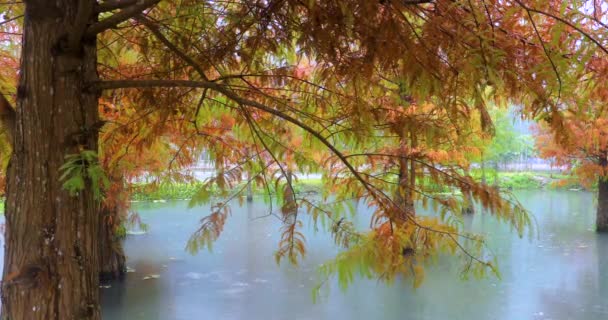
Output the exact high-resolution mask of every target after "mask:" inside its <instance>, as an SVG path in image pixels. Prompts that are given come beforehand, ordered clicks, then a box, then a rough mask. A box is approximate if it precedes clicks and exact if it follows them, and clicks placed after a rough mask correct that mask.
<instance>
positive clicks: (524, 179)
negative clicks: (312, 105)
mask: <svg viewBox="0 0 608 320" xmlns="http://www.w3.org/2000/svg"><path fill="white" fill-rule="evenodd" d="M472 174H473V176H474V177H475V179H476V180H478V181H481V172H472ZM495 177H496V179H497V183H498V186H499V187H500V188H501V189H508V190H533V189H549V190H571V189H576V190H579V189H583V188H582V186H580V185H579V184H577V183H566V184H563V183H559V182H560V181H562V180H565V179H566V178H567V176H565V175H562V174H557V173H546V172H499V173H498V175H495V174H494V173H493V172H486V183H487V184H489V185H494V179H495ZM201 187H202V184H201V183H194V184H186V183H184V184H161V185H159V186H158V187H152V186H147V185H143V184H139V185H135V186H134V191H133V193H132V197H131V199H132V200H134V201H154V200H183V199H191V198H192V197H193V196H194V195H195V194H196V192H197V191H198V190H200V188H201ZM294 187H295V189H296V192H311V191H312V192H318V191H320V190H321V189H322V187H323V185H322V181H321V179H299V180H298V181H296V182H295V183H294ZM436 189H437V190H436V191H437V192H442V190H443V189H445V188H441V187H440V186H438V187H437V188H436ZM443 191H445V190H443ZM253 192H254V195H262V194H265V192H266V190H263V189H258V188H254V189H253ZM271 192H272V193H274V190H271ZM211 194H219V191H218V190H211Z"/></svg>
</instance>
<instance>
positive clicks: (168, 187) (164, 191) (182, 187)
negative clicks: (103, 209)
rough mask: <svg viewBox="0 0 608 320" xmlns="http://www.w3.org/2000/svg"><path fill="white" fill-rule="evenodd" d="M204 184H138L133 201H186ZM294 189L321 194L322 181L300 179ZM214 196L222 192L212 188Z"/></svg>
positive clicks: (261, 190)
mask: <svg viewBox="0 0 608 320" xmlns="http://www.w3.org/2000/svg"><path fill="white" fill-rule="evenodd" d="M202 185H203V184H202V183H192V184H188V183H174V184H169V183H164V184H160V185H159V186H157V187H153V186H149V185H145V184H136V185H134V186H133V192H132V195H131V200H133V201H154V200H184V199H191V198H192V197H194V195H195V194H196V193H197V191H199V190H200V188H201V187H202ZM242 187H244V185H241V186H237V187H236V188H235V189H239V188H242ZM294 188H295V191H296V192H319V191H320V190H321V188H322V182H321V179H298V180H297V181H296V182H294ZM273 189H274V188H272V187H271V190H270V192H271V193H273V194H274V193H275V190H273ZM209 192H210V193H211V194H212V195H218V194H219V193H220V192H219V190H218V189H217V188H214V187H213V188H212V190H210V191H209ZM266 192H267V190H264V189H260V188H255V187H254V188H253V194H254V195H263V194H266Z"/></svg>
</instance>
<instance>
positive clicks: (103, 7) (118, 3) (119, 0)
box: [95, 0, 139, 13]
mask: <svg viewBox="0 0 608 320" xmlns="http://www.w3.org/2000/svg"><path fill="white" fill-rule="evenodd" d="M137 1H139V0H107V1H104V2H103V3H99V4H97V6H95V11H96V12H100V13H101V12H108V11H112V10H116V9H124V8H126V7H128V6H132V5H134V4H136V3H137Z"/></svg>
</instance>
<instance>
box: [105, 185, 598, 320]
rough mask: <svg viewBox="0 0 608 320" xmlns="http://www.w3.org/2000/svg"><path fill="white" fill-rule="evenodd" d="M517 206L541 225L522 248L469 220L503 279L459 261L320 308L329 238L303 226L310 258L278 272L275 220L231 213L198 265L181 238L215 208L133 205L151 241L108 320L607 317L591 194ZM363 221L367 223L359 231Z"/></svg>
mask: <svg viewBox="0 0 608 320" xmlns="http://www.w3.org/2000/svg"><path fill="white" fill-rule="evenodd" d="M517 196H518V198H519V199H520V201H521V202H522V203H523V204H524V205H525V206H526V207H527V208H529V209H530V211H531V212H532V213H533V214H534V216H535V218H536V220H537V223H538V228H539V235H538V237H537V238H534V239H531V240H530V239H519V238H517V236H516V235H515V234H514V233H512V232H511V231H510V230H509V227H508V226H505V225H501V224H499V223H497V222H496V221H494V219H492V218H491V217H489V216H484V215H481V214H476V215H475V216H474V217H472V218H471V219H470V220H469V221H465V222H466V224H465V225H466V226H467V227H468V228H471V229H472V230H475V231H478V232H483V233H485V234H487V236H488V238H489V246H490V247H491V249H492V250H493V251H494V253H495V254H497V255H498V256H499V262H500V270H501V275H502V279H501V280H498V279H495V278H489V279H483V280H468V281H463V280H460V279H459V273H458V271H459V269H458V267H459V263H458V261H454V260H450V259H442V260H441V261H440V262H439V263H438V265H437V266H435V267H432V268H431V269H430V270H429V271H428V273H427V275H426V278H425V279H426V280H425V282H424V284H423V285H422V287H421V288H419V289H417V290H413V289H412V288H411V283H409V282H408V281H401V282H397V283H395V284H393V285H391V286H388V285H385V284H383V283H378V282H377V281H370V280H360V281H357V282H356V283H355V284H354V285H352V286H351V287H350V288H349V290H348V291H346V292H341V291H340V290H339V289H337V287H336V286H333V288H332V289H331V290H330V291H329V297H327V298H326V299H324V300H322V301H321V302H317V303H316V304H313V303H312V301H311V290H312V289H311V288H312V287H313V286H314V285H315V284H316V278H315V276H316V271H315V268H316V267H317V266H318V265H319V264H320V263H323V262H324V261H326V260H327V259H330V258H331V257H333V256H334V255H335V254H336V252H337V249H336V248H335V246H334V245H333V243H332V241H331V239H330V237H329V236H328V235H327V234H323V233H317V234H313V233H314V232H313V229H312V227H308V230H307V232H306V234H307V244H308V249H309V253H308V255H307V258H306V260H305V261H303V262H302V264H301V266H300V267H298V268H294V267H292V266H289V265H287V264H284V265H281V266H277V265H276V264H275V261H274V257H273V253H274V250H275V249H276V247H277V242H278V239H279V231H278V230H279V222H278V221H276V219H275V218H272V217H267V218H262V219H256V217H259V216H262V215H265V214H266V213H267V212H266V211H265V210H266V207H265V205H264V204H262V203H254V204H250V205H248V204H245V205H244V206H243V207H238V205H235V207H233V210H232V211H233V214H232V217H231V218H230V220H229V221H228V223H227V226H226V228H225V231H224V234H223V235H222V236H221V238H220V239H219V240H218V241H217V243H216V244H215V245H214V247H213V253H209V252H207V251H203V252H201V253H199V254H198V255H195V256H191V255H189V254H188V253H187V252H186V251H185V250H184V247H185V243H186V240H187V238H188V236H189V235H190V234H191V233H192V232H193V231H194V230H195V228H196V226H197V222H198V220H199V219H200V218H201V217H202V216H203V215H205V214H207V212H208V208H195V209H191V210H187V209H186V203H183V202H178V203H167V204H162V205H158V204H138V205H137V207H138V210H139V212H140V214H141V216H142V218H143V219H144V221H145V222H146V223H147V224H148V225H149V226H150V232H149V233H148V234H145V235H138V236H129V237H128V239H127V240H126V242H125V249H126V252H127V255H128V264H129V266H130V267H131V268H133V269H134V270H135V271H134V272H131V273H128V275H127V278H126V280H125V281H124V282H115V283H112V284H111V287H110V288H106V289H102V302H103V314H104V319H108V320H110V319H111V320H119V319H125V320H127V319H163V320H165V319H166V320H176V319H222V320H230V319H264V320H266V319H268V320H271V319H277V320H278V319H302V320H304V319H349V320H350V319H366V320H367V319H484V320H486V319H501V320H503V319H504V320H506V319H509V320H511V319H554V320H559V319H591V320H593V319H598V320H599V319H608V299H607V298H608V275H607V274H606V273H607V272H608V235H597V234H596V233H595V232H594V231H593V223H594V210H593V208H594V204H593V197H592V195H591V194H588V193H581V192H554V191H546V192H545V191H537V192H536V191H535V192H522V193H519V194H517ZM153 206H154V207H153ZM361 207H363V206H361ZM368 214H369V213H368V212H361V213H360V217H359V219H360V221H359V222H360V224H361V225H362V226H366V225H367V223H368V220H367V216H368ZM151 275H159V277H158V278H154V277H153V278H151V279H145V278H146V277H150V276H151Z"/></svg>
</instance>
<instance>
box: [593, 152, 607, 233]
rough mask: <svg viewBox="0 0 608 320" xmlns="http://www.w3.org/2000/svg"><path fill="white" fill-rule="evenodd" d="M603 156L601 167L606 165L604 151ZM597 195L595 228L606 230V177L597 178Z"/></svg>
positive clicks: (600, 162)
mask: <svg viewBox="0 0 608 320" xmlns="http://www.w3.org/2000/svg"><path fill="white" fill-rule="evenodd" d="M603 154H604V157H603V158H601V159H600V161H599V164H600V166H602V168H604V169H605V168H606V167H608V159H607V158H606V156H605V155H606V153H605V152H604V153H603ZM597 185H598V197H597V216H596V229H597V231H598V232H608V179H606V178H605V177H600V178H599V179H598V183H597Z"/></svg>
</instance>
